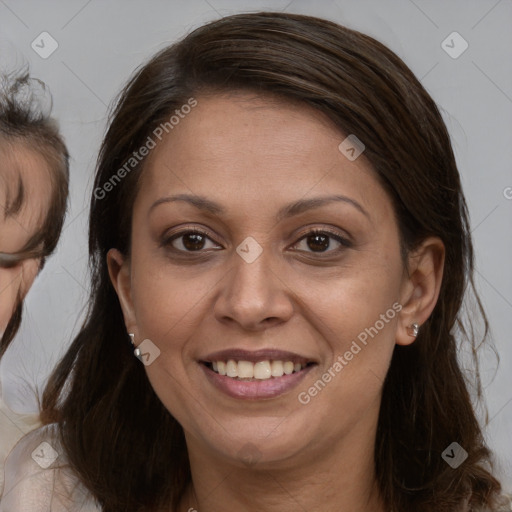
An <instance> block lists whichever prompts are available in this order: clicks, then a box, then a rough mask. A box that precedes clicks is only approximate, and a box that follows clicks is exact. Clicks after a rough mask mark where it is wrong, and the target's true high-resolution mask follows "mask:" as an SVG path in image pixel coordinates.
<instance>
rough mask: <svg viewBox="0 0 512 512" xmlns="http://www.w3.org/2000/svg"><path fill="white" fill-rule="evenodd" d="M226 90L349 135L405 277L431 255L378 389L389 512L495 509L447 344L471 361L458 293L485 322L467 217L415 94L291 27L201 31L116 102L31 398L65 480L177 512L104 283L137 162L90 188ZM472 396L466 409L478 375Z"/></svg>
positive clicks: (328, 41)
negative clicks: (410, 318) (161, 130)
mask: <svg viewBox="0 0 512 512" xmlns="http://www.w3.org/2000/svg"><path fill="white" fill-rule="evenodd" d="M230 91H253V92H257V93H259V94H261V95H265V94H268V95H271V96H273V97H280V98H282V99H283V101H295V102H299V103H300V104H303V105H305V106H312V107H314V108H315V109H317V110H318V111H320V112H323V113H324V114H325V115H326V116H327V117H328V118H329V119H331V120H332V121H333V122H334V123H335V124H336V126H337V127H339V130H340V133H344V134H348V133H353V134H356V135H357V137H358V138H359V139H360V140H361V141H363V142H364V144H365V146H366V149H365V153H364V155H365V157H366V158H367V159H368V160H369V161H370V163H371V164H372V165H373V168H374V171H375V175H376V176H377V177H378V179H379V180H380V182H381V183H382V186H383V187H385V190H387V192H388V193H389V195H390V198H391V199H392V202H393V206H394V210H395V213H396V218H397V221H398V225H399V230H400V238H401V248H402V255H403V257H404V264H405V262H406V256H407V254H408V252H409V251H410V250H412V249H414V248H415V247H416V246H417V245H418V244H420V243H421V241H422V240H424V239H425V238H426V237H428V236H438V237H440V238H441V240H442V241H443V243H444V245H445V248H446V261H445V269H444V277H443V282H442V286H441V291H440V295H439V299H438V302H437V304H436V307H435V309H434V311H433V313H432V315H431V316H430V318H429V319H428V321H427V322H426V323H425V324H424V325H423V326H422V328H421V331H420V334H419V336H418V338H417V339H416V341H415V342H414V343H413V344H412V345H411V346H408V347H404V346H396V347H395V349H394V354H393V357H392V362H391V366H390V368H389V372H388V374H387V378H386V380H385V383H384V389H383V394H382V403H381V408H380V416H379V421H378V429H377V434H376V436H377V437H376V446H375V467H376V472H377V478H378V483H379V486H380V490H381V493H382V496H383V497H384V500H385V503H386V505H387V506H389V507H390V508H392V509H393V510H394V511H395V512H410V511H411V510H414V511H415V512H427V511H428V512H434V511H435V512H448V511H450V512H453V511H455V510H481V509H486V510H494V509H495V507H497V503H498V499H499V496H500V493H501V491H500V489H501V487H500V483H499V482H498V480H497V479H496V478H495V477H494V476H492V472H491V470H492V466H491V454H490V451H489V450H488V448H487V447H486V445H485V443H484V440H483V436H482V431H481V428H480V426H479V423H478V421H477V418H476V414H475V410H474V407H473V405H472V401H471V397H470V394H469V391H468V389H469V388H468V385H467V384H466V381H465V377H464V375H463V373H462V371H461V367H460V366H459V363H458V360H457V354H458V350H459V345H458V342H460V343H461V344H463V345H466V344H467V345H468V346H469V347H470V348H471V350H472V352H473V354H474V356H475V358H476V347H477V344H478V343H477V341H478V340H476V339H475V335H474V333H473V328H467V325H466V326H465V323H464V322H463V319H462V309H463V308H462V306H463V298H464V295H465V292H466V289H469V288H470V289H471V290H472V291H474V293H475V296H476V298H477V307H478V309H479V312H480V313H481V315H482V318H483V320H484V324H485V329H486V332H485V335H487V329H488V321H487V318H486V316H485V313H484V311H483V309H482V306H481V303H480V300H479V299H478V295H477V293H476V291H475V290H474V284H473V247H472V242H471V237H470V229H469V220H468V212H467V206H466V202H465V199H464V195H463V192H462V189H461V182H460V177H459V173H458V170H457V167H456V163H455V158H454V154H453V151H452V147H451V143H450V138H449V135H448V132H447V129H446V126H445V124H444V122H443V120H442V117H441V115H440V112H439V110H438V108H437V106H436V104H435V103H434V101H433V100H432V98H431V97H430V96H429V94H428V93H427V92H426V91H425V89H424V88H423V87H422V85H421V84H420V82H419V81H418V80H417V79H416V78H415V76H414V75H413V73H412V72H411V71H410V70H409V68H408V67H407V66H406V65H405V64H404V62H403V61H402V60H401V59H400V58H399V57H398V56H397V55H395V54H394V53H393V52H392V51H390V50H389V49H388V48H387V47H385V46H384V45H383V44H381V43H379V42H378V41H376V40H375V39H373V38H371V37H369V36H367V35H364V34H362V33H360V32H357V31H355V30H351V29H348V28H345V27H343V26H340V25H338V24H335V23H333V22H330V21H327V20H323V19H319V18H314V17H309V16H302V15H294V14H283V13H266V12H262V13H252V14H239V15H234V16H228V17H225V18H222V19H220V20H217V21H214V22H211V23H208V24H206V25H204V26H202V27H200V28H198V29H196V30H194V31H193V32H191V33H190V34H188V35H187V36H186V37H184V38H183V39H182V40H180V41H179V42H177V43H176V44H173V45H171V46H169V47H166V48H165V49H163V50H161V51H160V52H159V53H158V54H156V55H155V56H154V57H153V58H152V59H151V60H150V61H149V62H148V63H146V64H145V65H144V66H142V67H140V68H139V69H138V70H136V72H135V73H134V75H133V77H132V78H131V79H130V80H129V82H128V83H127V85H126V86H125V88H124V89H123V90H122V91H121V93H120V95H119V96H118V98H117V100H116V102H115V106H114V108H113V110H112V112H111V115H110V119H109V127H108V129H107V132H106V135H105V137H104V140H103V144H102V146H101V150H100V154H99V157H98V163H97V172H96V177H95V183H94V187H95V191H94V193H93V196H92V199H91V208H90V223H89V255H90V269H91V274H92V275H91V284H92V292H91V297H90V308H89V311H88V315H87V318H86V320H85V323H84V325H83V327H82V328H81V330H80V332H79V333H78V335H77V336H76V338H75V339H74V341H73V343H72V344H71V346H70V348H69V350H68V352H67V353H66V354H65V356H64V357H63V359H62V360H61V362H60V364H59V365H58V366H57V368H56V370H55V371H54V373H53V374H52V376H51V378H50V380H49V382H48V385H47V388H46V390H45V393H44V396H43V411H42V418H43V420H44V421H45V422H46V423H51V422H57V423H58V424H59V426H60V435H61V441H62V443H63V446H64V448H65V450H66V452H67V455H68V457H69V461H70V464H71V466H72V467H73V468H74V470H75V471H76V473H77V474H78V475H79V477H80V479H81V480H82V481H83V483H84V484H85V485H86V486H87V487H88V488H89V489H90V491H91V492H92V493H93V495H94V496H95V497H96V499H97V500H98V502H99V503H100V504H101V505H102V506H103V510H104V511H105V512H120V511H128V510H130V511H132V512H133V511H150V510H160V509H166V508H165V507H167V509H168V507H169V506H170V505H171V506H173V507H176V506H177V504H178V503H179V502H180V499H181V497H182V496H183V494H184V491H185V489H186V487H187V486H188V484H189V483H190V479H191V474H190V467H189V461H188V456H187V449H186V444H185V438H184V433H183V429H182V427H181V426H180V425H179V423H178V422H177V421H176V420H175V419H174V418H173V417H172V415H171V414H170V413H169V412H168V411H167V410H166V409H165V408H164V406H163V405H162V403H161V402H160V400H159V399H158V397H157V396H156V394H155V393H154V391H153V389H152V387H151V385H150V383H149V381H148V379H147V377H146V373H145V371H144V366H143V365H141V364H140V362H139V361H138V360H137V359H136V358H135V357H134V356H133V354H132V350H131V349H130V343H129V338H128V336H127V333H126V330H125V325H124V321H123V316H122V313H121V308H120V304H119V301H118V298H117V295H116V293H115V290H114V288H113V286H112V284H111V282H110V279H109V274H108V269H107V260H106V255H107V252H108V250H109V249H111V248H117V249H118V250H120V251H121V252H122V253H123V254H125V255H127V256H129V254H130V243H131V242H130V233H131V218H132V210H133V204H134V199H135V196H136V194H137V183H138V180H139V177H140V175H141V173H142V172H143V169H144V163H145V160H144V159H142V160H141V162H140V163H139V164H138V165H136V166H134V168H133V169H132V170H130V172H129V173H125V174H126V176H125V177H124V178H123V179H121V180H117V181H116V182H115V186H111V187H109V192H108V193H105V190H106V188H105V186H104V185H105V183H107V182H109V180H111V179H112V176H114V174H116V173H117V172H118V170H119V169H120V168H122V167H123V165H125V163H126V162H127V161H128V160H129V159H130V157H132V156H133V152H134V151H137V150H138V149H139V148H140V147H141V146H143V145H144V143H145V141H146V140H147V137H148V136H150V135H151V134H152V133H153V131H154V130H155V129H156V128H157V127H158V126H159V125H160V123H162V122H164V121H166V120H167V119H168V118H169V116H170V114H172V113H173V111H174V110H175V109H179V108H180V107H181V106H182V105H183V104H185V103H187V101H188V99H189V98H190V97H192V96H194V97H196V98H198V101H200V95H201V94H202V93H206V92H208V93H223V92H230ZM111 183H112V181H111ZM455 331H457V333H458V334H457V335H458V339H456V336H455ZM476 390H477V393H476V394H477V396H478V398H480V397H481V387H480V381H479V378H478V375H477V380H476ZM453 441H457V442H458V443H459V444H460V445H461V446H462V447H463V448H464V449H465V450H466V451H467V452H468V454H469V455H468V458H467V460H466V461H465V462H464V463H463V464H462V465H460V466H459V467H458V468H457V469H452V468H451V467H450V466H449V465H448V464H447V463H446V462H445V461H444V460H443V459H442V457H441V454H442V452H443V451H444V450H445V449H446V447H447V446H449V445H450V444H451V443H452V442H453Z"/></svg>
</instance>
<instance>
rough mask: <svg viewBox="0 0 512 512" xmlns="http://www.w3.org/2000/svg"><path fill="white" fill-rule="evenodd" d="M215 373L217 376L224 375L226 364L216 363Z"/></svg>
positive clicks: (222, 362)
mask: <svg viewBox="0 0 512 512" xmlns="http://www.w3.org/2000/svg"><path fill="white" fill-rule="evenodd" d="M217 371H218V372H219V375H226V363H225V362H224V361H217Z"/></svg>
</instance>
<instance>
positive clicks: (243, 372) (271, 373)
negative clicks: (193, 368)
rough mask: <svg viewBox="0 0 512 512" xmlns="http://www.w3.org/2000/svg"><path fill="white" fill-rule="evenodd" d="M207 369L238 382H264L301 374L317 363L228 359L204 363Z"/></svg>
mask: <svg viewBox="0 0 512 512" xmlns="http://www.w3.org/2000/svg"><path fill="white" fill-rule="evenodd" d="M202 363H203V364H204V365H205V366H206V367H207V368H209V369H210V370H212V371H213V372H215V373H216V374H218V375H222V376H226V377H230V378H231V379H233V380H238V381H246V382H252V381H262V380H269V379H276V378H279V377H283V376H284V375H291V374H293V373H299V372H300V371H302V370H304V369H305V368H307V367H309V366H312V365H314V364H316V363H314V362H308V363H294V362H293V361H281V360H269V359H266V360H262V361H257V362H255V363H253V362H252V361H244V360H240V361H236V360H234V359H228V360H227V361H213V362H208V361H203V362H202Z"/></svg>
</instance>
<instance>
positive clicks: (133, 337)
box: [128, 333, 140, 359]
mask: <svg viewBox="0 0 512 512" xmlns="http://www.w3.org/2000/svg"><path fill="white" fill-rule="evenodd" d="M128 336H130V342H131V344H132V346H133V347H135V334H133V333H128ZM133 355H134V356H135V357H136V358H137V359H140V349H139V348H135V350H134V351H133Z"/></svg>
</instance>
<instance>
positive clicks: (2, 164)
mask: <svg viewBox="0 0 512 512" xmlns="http://www.w3.org/2000/svg"><path fill="white" fill-rule="evenodd" d="M49 100H51V95H50V93H49V91H48V89H47V87H46V86H45V84H44V83H43V82H41V81H40V80H37V79H34V78H31V77H30V74H29V72H28V70H27V69H24V70H21V71H17V72H11V73H3V74H1V75H0V358H1V357H2V356H3V355H4V354H5V352H6V350H7V348H8V347H9V345H10V343H11V342H12V341H13V339H14V337H15V335H16V333H17V332H18V329H19V327H20V324H21V319H22V312H23V299H24V298H25V297H26V295H27V293H28V291H29V289H30V287H31V286H32V284H33V283H34V280H35V279H36V276H37V275H38V274H39V273H40V272H41V270H42V268H43V266H44V264H45V261H46V258H48V256H49V255H50V254H52V252H53V251H54V250H55V247H56V245H57V241H58V239H59V235H60V233H61V229H62V225H63V222H64V217H65V213H66V206H67V198H68V181H69V155H68V150H67V148H66V145H65V143H64V140H63V137H62V136H61V134H60V132H59V128H58V125H57V122H56V120H55V119H53V118H52V117H51V115H50V114H51V101H50V102H49ZM40 424H41V423H40V420H39V414H17V413H16V412H14V411H12V410H11V409H10V408H9V407H8V406H7V404H6V403H5V402H4V401H3V399H2V393H1V382H0V494H1V489H2V487H3V477H4V471H3V463H4V460H5V458H6V457H7V455H8V453H9V451H10V450H11V449H12V447H13V446H14V445H15V443H16V442H17V441H18V440H19V439H20V438H21V437H22V436H23V435H24V434H26V433H28V432H29V431H30V430H32V429H34V428H37V427H38V426H40Z"/></svg>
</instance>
